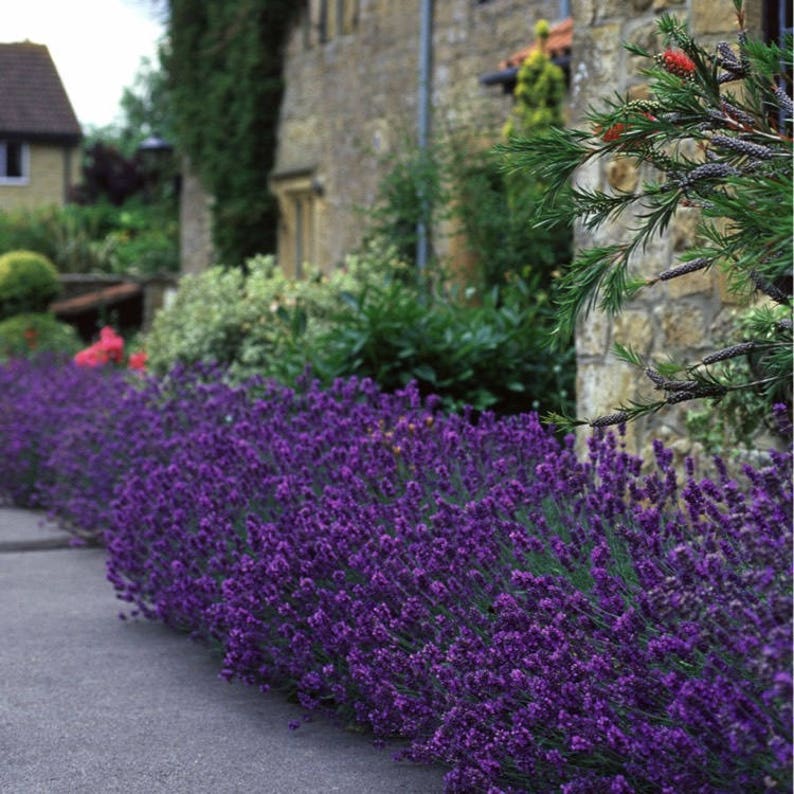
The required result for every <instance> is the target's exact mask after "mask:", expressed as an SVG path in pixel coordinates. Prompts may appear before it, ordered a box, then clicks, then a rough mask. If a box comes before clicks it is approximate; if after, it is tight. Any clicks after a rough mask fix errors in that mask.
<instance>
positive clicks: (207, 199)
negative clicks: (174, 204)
mask: <svg viewBox="0 0 794 794" xmlns="http://www.w3.org/2000/svg"><path fill="white" fill-rule="evenodd" d="M214 256H215V254H214V251H213V248H212V197H211V196H210V195H209V194H208V193H207V191H206V190H205V189H204V186H203V185H202V184H201V182H200V180H199V178H198V176H197V175H196V173H195V172H194V171H193V169H192V168H191V165H190V163H189V162H188V160H187V158H185V159H183V161H182V174H181V189H180V193H179V267H180V271H181V272H182V273H200V272H201V271H202V270H206V269H207V268H208V267H210V265H212V264H213V260H214Z"/></svg>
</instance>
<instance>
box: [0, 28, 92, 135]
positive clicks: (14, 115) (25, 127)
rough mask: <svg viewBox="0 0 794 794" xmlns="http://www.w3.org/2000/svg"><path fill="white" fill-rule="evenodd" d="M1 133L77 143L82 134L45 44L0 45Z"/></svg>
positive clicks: (25, 42)
mask: <svg viewBox="0 0 794 794" xmlns="http://www.w3.org/2000/svg"><path fill="white" fill-rule="evenodd" d="M0 135H3V136H13V137H18V138H29V139H32V140H51V141H63V142H74V143H77V141H79V140H80V138H81V137H82V130H81V129H80V122H78V120H77V116H76V115H75V112H74V109H73V108H72V104H71V102H70V101H69V97H68V96H67V94H66V90H65V89H64V87H63V83H62V82H61V78H60V76H59V75H58V70H57V69H56V68H55V64H54V63H53V60H52V58H51V57H50V51H49V50H48V49H47V47H46V46H45V45H43V44H34V43H32V42H30V41H24V42H18V43H12V44H0Z"/></svg>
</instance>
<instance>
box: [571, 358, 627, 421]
mask: <svg viewBox="0 0 794 794" xmlns="http://www.w3.org/2000/svg"><path fill="white" fill-rule="evenodd" d="M640 380H641V373H638V372H637V371H636V370H635V369H634V368H633V367H630V366H629V365H628V364H624V363H623V362H621V361H616V360H615V359H610V363H609V364H604V363H602V362H584V361H579V362H578V363H577V367H576V413H577V416H579V417H581V418H582V419H590V420H592V419H595V418H596V417H598V416H603V415H604V414H610V413H612V412H613V411H614V410H616V409H617V407H618V406H619V405H621V404H624V403H627V402H629V401H630V400H632V399H636V396H637V389H638V387H639V385H640V384H639V382H640Z"/></svg>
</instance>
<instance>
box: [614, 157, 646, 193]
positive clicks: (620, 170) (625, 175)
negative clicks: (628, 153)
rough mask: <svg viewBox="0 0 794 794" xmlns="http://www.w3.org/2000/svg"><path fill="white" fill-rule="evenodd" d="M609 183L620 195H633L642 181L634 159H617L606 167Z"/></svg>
mask: <svg viewBox="0 0 794 794" xmlns="http://www.w3.org/2000/svg"><path fill="white" fill-rule="evenodd" d="M606 177H607V182H609V184H610V185H611V186H612V187H613V188H614V189H615V190H617V191H618V192H620V193H633V192H634V191H635V190H636V188H637V184H638V182H639V179H640V174H639V171H638V170H637V161H636V160H635V159H634V158H633V157H615V158H613V159H612V160H610V161H609V162H608V163H607V166H606Z"/></svg>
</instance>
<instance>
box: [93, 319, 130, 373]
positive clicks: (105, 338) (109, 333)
mask: <svg viewBox="0 0 794 794" xmlns="http://www.w3.org/2000/svg"><path fill="white" fill-rule="evenodd" d="M98 344H99V345H100V346H101V347H102V349H103V350H104V351H105V353H106V354H107V357H108V359H109V360H110V361H113V362H115V363H116V364H120V363H121V360H122V358H123V357H124V340H123V339H122V338H121V337H120V336H119V335H118V334H117V333H116V332H115V331H114V330H113V329H112V328H111V327H110V326H109V325H106V326H105V327H104V328H103V329H102V330H101V331H100V332H99V342H98Z"/></svg>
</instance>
